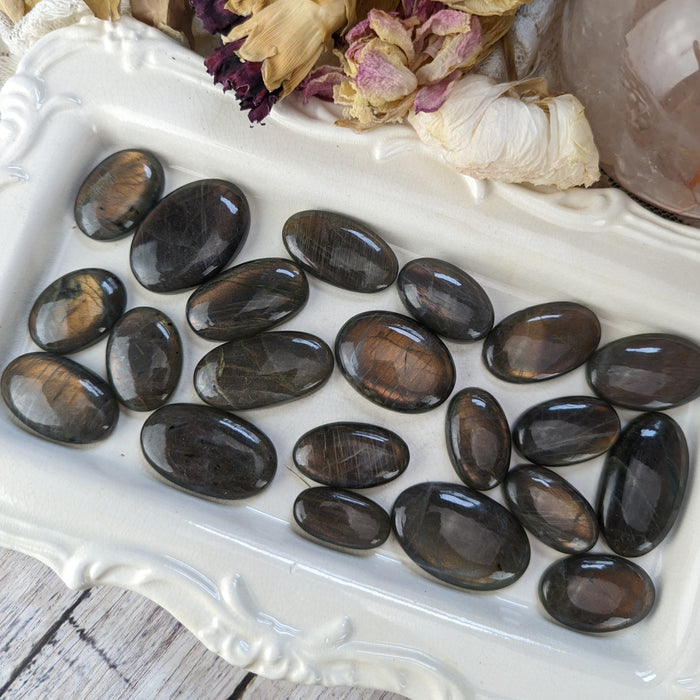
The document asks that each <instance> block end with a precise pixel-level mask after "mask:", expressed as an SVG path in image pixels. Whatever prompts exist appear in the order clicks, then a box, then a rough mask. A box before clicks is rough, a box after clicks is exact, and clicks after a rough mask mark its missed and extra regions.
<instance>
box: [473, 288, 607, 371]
mask: <svg viewBox="0 0 700 700" xmlns="http://www.w3.org/2000/svg"><path fill="white" fill-rule="evenodd" d="M599 341H600V322H599V321H598V318H597V317H596V315H595V314H594V313H593V312H592V311H591V310H590V309H588V308H586V307H585V306H581V305H580V304H576V303H574V302H569V301H553V302H549V303H546V304H538V305H537V306H530V307H528V308H526V309H522V310H520V311H516V312H515V313H513V314H511V315H510V316H507V317H506V318H504V319H503V320H502V321H501V322H500V323H498V324H497V325H496V326H495V327H494V328H493V330H492V331H491V332H490V333H489V334H488V335H487V336H486V339H485V340H484V346H483V353H482V356H483V359H484V363H485V364H486V367H487V368H488V369H489V370H490V371H491V372H492V373H493V374H494V375H495V376H497V377H498V378H499V379H503V380H504V381H507V382H516V383H523V384H524V383H527V382H540V381H544V380H546V379H552V378H554V377H558V376H560V375H562V374H565V373H566V372H570V371H571V370H572V369H575V368H576V367H578V366H580V365H582V364H583V363H584V362H585V361H586V360H587V359H588V358H589V357H590V356H591V355H592V354H593V352H594V350H595V349H596V347H597V346H598V342H599Z"/></svg>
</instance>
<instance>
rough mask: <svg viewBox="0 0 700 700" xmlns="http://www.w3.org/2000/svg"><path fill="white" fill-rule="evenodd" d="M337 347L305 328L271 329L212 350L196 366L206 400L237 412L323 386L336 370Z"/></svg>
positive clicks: (280, 401) (199, 388)
mask: <svg viewBox="0 0 700 700" xmlns="http://www.w3.org/2000/svg"><path fill="white" fill-rule="evenodd" d="M333 366H334V362H333V352H332V350H331V349H330V347H329V346H328V345H327V344H326V343H325V342H324V341H323V340H321V338H318V337H316V336H315V335H312V334H311V333H303V332H301V331H268V332H267V333H261V334H260V335H254V336H251V337H250V338H240V339H238V340H231V341H229V342H228V343H224V344H222V345H219V346H217V347H215V348H213V349H212V350H210V351H209V352H208V353H207V354H206V355H204V357H202V359H201V360H200V361H199V362H198V364H197V366H196V367H195V370H194V387H195V390H196V392H197V394H198V395H199V398H200V399H202V401H204V402H205V403H207V404H209V405H211V406H217V407H218V408H225V409H229V410H233V411H238V410H244V409H249V408H261V407H264V406H275V405H278V404H283V403H287V402H289V401H294V400H296V399H300V398H302V397H304V396H307V395H308V394H310V393H312V392H314V391H317V390H318V389H320V388H321V387H322V386H323V385H324V384H325V383H326V381H327V380H328V378H329V377H330V376H331V373H332V372H333Z"/></svg>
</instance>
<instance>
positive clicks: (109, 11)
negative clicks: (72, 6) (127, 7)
mask: <svg viewBox="0 0 700 700" xmlns="http://www.w3.org/2000/svg"><path fill="white" fill-rule="evenodd" d="M85 4H86V5H87V6H88V7H89V8H90V10H91V11H92V14H93V15H95V17H97V19H119V0H85Z"/></svg>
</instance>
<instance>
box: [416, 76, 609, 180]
mask: <svg viewBox="0 0 700 700" xmlns="http://www.w3.org/2000/svg"><path fill="white" fill-rule="evenodd" d="M409 122H410V123H411V124H412V125H413V127H414V128H415V130H416V132H417V133H418V135H419V137H420V138H421V140H422V141H423V142H425V143H426V144H428V145H429V146H431V147H433V148H436V149H438V150H439V151H440V152H441V153H442V154H443V156H444V158H445V160H446V161H447V162H449V163H450V164H452V165H453V166H454V167H455V168H457V170H459V171H460V172H462V173H464V174H466V175H470V176H472V177H475V178H479V179H482V178H488V179H492V180H499V181H501V182H529V183H531V184H534V185H554V186H556V187H559V188H560V189H566V188H568V187H574V186H577V185H585V186H589V185H592V184H593V183H594V182H595V181H596V180H597V179H598V177H599V176H600V173H599V171H598V150H597V149H596V147H595V144H594V141H593V134H592V132H591V128H590V125H589V124H588V121H587V120H586V117H585V115H584V111H583V106H582V105H581V103H580V102H579V101H578V100H577V99H576V98H575V97H574V96H573V95H559V96H557V97H552V96H550V95H549V94H548V92H547V85H546V82H545V81H544V80H542V79H539V78H534V79H529V80H523V81H517V82H512V83H496V82H494V81H493V80H492V79H491V78H489V77H487V76H484V75H478V74H470V75H466V76H464V77H463V78H462V79H461V80H459V81H458V82H457V83H456V84H455V86H454V87H453V89H452V92H451V93H450V96H449V97H448V98H447V100H446V101H445V103H444V104H443V105H442V107H440V109H438V110H437V111H435V112H432V113H426V112H419V113H418V112H414V113H412V114H411V115H410V116H409Z"/></svg>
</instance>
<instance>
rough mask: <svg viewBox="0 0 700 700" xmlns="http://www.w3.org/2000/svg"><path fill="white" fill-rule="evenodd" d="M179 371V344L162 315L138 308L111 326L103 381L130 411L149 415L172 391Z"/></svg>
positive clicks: (176, 332) (167, 319) (180, 366)
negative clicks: (105, 373)
mask: <svg viewBox="0 0 700 700" xmlns="http://www.w3.org/2000/svg"><path fill="white" fill-rule="evenodd" d="M181 370H182V343H181V341H180V334H179V333H178V331H177V328H175V325H174V324H173V322H172V321H171V320H170V318H169V317H168V316H166V315H165V314H164V313H163V312H162V311H159V310H158V309H153V308H151V307H148V306H139V307H137V308H134V309H130V310H129V311H127V312H126V313H125V314H124V315H123V316H122V317H121V318H120V319H119V320H118V321H117V322H116V324H115V325H114V328H112V332H111V333H110V334H109V341H108V343H107V378H108V379H109V382H110V384H111V385H112V388H113V389H114V391H115V392H116V394H117V397H118V398H119V400H120V401H121V402H122V403H123V404H124V405H125V406H126V407H127V408H130V409H132V410H133V411H152V410H153V409H155V408H158V406H161V405H162V404H164V403H165V402H166V401H167V400H168V398H169V397H170V395H171V394H172V393H173V391H174V390H175V387H176V386H177V383H178V381H179V379H180V372H181Z"/></svg>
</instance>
